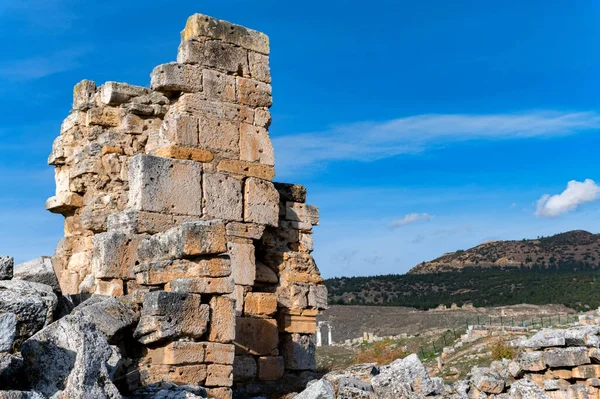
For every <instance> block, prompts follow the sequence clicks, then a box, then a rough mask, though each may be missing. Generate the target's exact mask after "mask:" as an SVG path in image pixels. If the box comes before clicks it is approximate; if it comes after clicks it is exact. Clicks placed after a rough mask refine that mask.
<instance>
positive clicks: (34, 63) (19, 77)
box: [0, 47, 90, 81]
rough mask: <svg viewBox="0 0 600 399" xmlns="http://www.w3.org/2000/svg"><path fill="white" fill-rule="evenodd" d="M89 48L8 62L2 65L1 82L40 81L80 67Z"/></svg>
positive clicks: (0, 71) (0, 68) (0, 65)
mask: <svg viewBox="0 0 600 399" xmlns="http://www.w3.org/2000/svg"><path fill="white" fill-rule="evenodd" d="M89 51H90V49H89V48H87V47H86V48H77V49H69V50H60V51H57V52H55V53H53V54H50V55H46V56H37V57H31V58H23V59H15V60H7V61H3V62H1V63H0V80H10V81H24V80H31V79H39V78H43V77H46V76H50V75H53V74H55V73H59V72H65V71H70V70H72V69H75V68H77V67H79V66H80V62H81V58H82V57H83V56H84V55H85V54H87V53H88V52H89Z"/></svg>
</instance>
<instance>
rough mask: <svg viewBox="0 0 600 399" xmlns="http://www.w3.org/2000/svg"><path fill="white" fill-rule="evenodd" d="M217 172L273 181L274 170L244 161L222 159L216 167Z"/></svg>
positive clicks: (270, 167)
mask: <svg viewBox="0 0 600 399" xmlns="http://www.w3.org/2000/svg"><path fill="white" fill-rule="evenodd" d="M217 170H219V171H223V172H228V173H232V174H237V175H242V176H249V177H256V178H259V179H262V180H268V181H270V180H273V176H275V169H274V168H273V167H272V166H267V165H261V164H254V163H250V162H245V161H235V160H232V159H224V160H222V161H220V162H219V163H218V165H217Z"/></svg>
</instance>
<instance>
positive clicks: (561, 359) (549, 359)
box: [544, 347, 590, 367]
mask: <svg viewBox="0 0 600 399" xmlns="http://www.w3.org/2000/svg"><path fill="white" fill-rule="evenodd" d="M544 361H545V362H546V364H547V365H548V367H567V366H579V365H581V364H586V363H589V362H590V357H589V355H588V349H587V348H584V347H579V348H576V347H574V348H558V349H550V350H548V351H546V352H544Z"/></svg>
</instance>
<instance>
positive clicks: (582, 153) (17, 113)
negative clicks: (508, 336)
mask: <svg viewBox="0 0 600 399" xmlns="http://www.w3.org/2000/svg"><path fill="white" fill-rule="evenodd" d="M165 4H166V3H165V2H162V1H152V0H146V1H138V0H129V1H114V0H107V1H103V2H89V1H85V2H84V1H82V0H18V1H17V0H3V1H1V2H0V37H2V38H3V40H2V41H1V42H0V110H1V112H0V113H1V114H2V123H1V124H0V253H2V254H10V255H14V256H15V258H16V260H17V261H18V262H20V261H25V260H27V259H29V258H33V257H36V256H39V255H42V254H51V253H52V252H53V250H54V247H55V246H56V243H57V241H58V240H59V239H60V237H61V236H62V217H60V216H58V215H52V214H50V213H48V212H46V211H45V210H44V201H45V199H46V198H47V197H49V196H51V195H52V194H53V192H54V181H53V168H52V167H49V166H47V165H46V159H47V156H48V154H49V151H50V147H51V143H52V141H53V139H54V138H55V137H56V136H57V135H58V133H59V126H60V122H61V121H62V119H63V118H64V117H65V116H66V115H67V113H68V111H69V109H70V105H71V100H72V99H71V95H72V87H73V86H74V85H75V83H77V82H78V81H80V80H81V79H84V78H87V79H92V80H95V81H96V82H97V83H99V84H101V83H103V82H105V81H108V80H112V81H125V82H129V83H132V84H139V85H148V84H149V73H150V71H151V70H152V69H153V67H154V66H155V65H158V64H161V63H165V62H170V61H173V60H175V57H176V50H177V45H178V43H179V31H180V30H181V29H182V28H183V26H184V23H185V20H186V18H187V17H188V16H189V15H191V14H193V13H195V12H200V13H204V14H208V15H211V16H214V17H217V18H220V19H226V20H229V21H232V22H234V23H238V24H241V25H245V26H248V27H251V28H254V29H257V30H261V31H263V32H265V33H267V34H268V35H269V36H270V38H271V50H272V55H271V68H272V75H273V93H274V106H273V108H272V113H273V119H274V121H273V124H272V126H271V136H272V139H273V141H274V145H275V150H276V156H277V170H278V172H277V178H276V180H279V181H292V182H297V183H302V184H304V185H306V186H307V187H308V189H309V202H311V203H313V204H315V205H317V206H319V207H320V209H321V220H322V223H321V225H320V226H319V227H317V228H316V229H315V242H316V251H315V253H314V255H315V258H316V259H317V262H318V264H319V267H320V269H321V271H322V273H323V275H325V276H326V277H332V276H340V275H370V274H385V273H403V272H406V271H407V270H408V269H409V268H410V267H412V266H414V265H415V264H416V263H418V262H421V261H423V260H429V259H431V258H434V257H437V256H439V255H441V254H442V253H444V252H447V251H452V250H457V249H465V248H468V247H471V246H474V245H477V244H479V243H481V242H483V241H487V240H491V239H521V238H525V237H536V236H538V235H549V234H553V233H558V232H561V231H566V230H571V229H587V230H589V231H592V232H600V229H599V224H600V222H599V220H600V208H599V207H598V202H597V199H598V198H599V197H600V188H599V187H598V186H597V185H596V184H595V183H593V182H589V181H588V182H585V181H586V179H591V180H593V181H595V182H600V173H599V172H600V167H599V165H600V163H599V162H598V161H597V158H598V157H597V149H598V148H600V136H598V134H597V133H598V130H599V129H600V112H598V109H599V105H600V96H599V95H598V93H600V80H599V79H598V76H600V72H599V71H600V53H599V52H598V51H597V48H598V43H599V42H600V25H598V24H597V21H598V20H599V17H600V5H598V3H597V2H593V1H591V0H590V1H586V0H582V1H578V2H573V1H566V0H565V1H558V0H546V1H536V0H527V1H522V0H521V1H512V0H505V1H460V0H457V1H453V2H448V1H444V0H436V1H427V0H423V1H418V2H415V1H410V2H409V1H372V2H369V3H364V2H356V1H326V2H324V1H319V2H317V1H312V0H309V1H303V2H284V1H261V2H257V1H223V0H222V1H211V2H208V1H171V2H169V5H168V6H166V5H165ZM570 181H576V182H578V183H571V185H570V186H569V188H568V189H567V184H568V183H569V182H570ZM584 182H585V183H584ZM563 192H564V193H563ZM546 194H547V195H549V196H554V195H557V196H556V197H553V198H548V197H543V196H544V195H546ZM540 200H541V202H540V203H539V204H538V201H540Z"/></svg>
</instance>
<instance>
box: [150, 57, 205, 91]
mask: <svg viewBox="0 0 600 399" xmlns="http://www.w3.org/2000/svg"><path fill="white" fill-rule="evenodd" d="M150 87H152V90H156V91H160V92H166V93H168V92H173V91H183V92H192V93H193V92H200V91H202V67H201V66H199V65H189V64H177V63H175V62H172V63H169V64H162V65H159V66H157V67H156V68H154V70H153V71H152V73H151V74H150Z"/></svg>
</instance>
